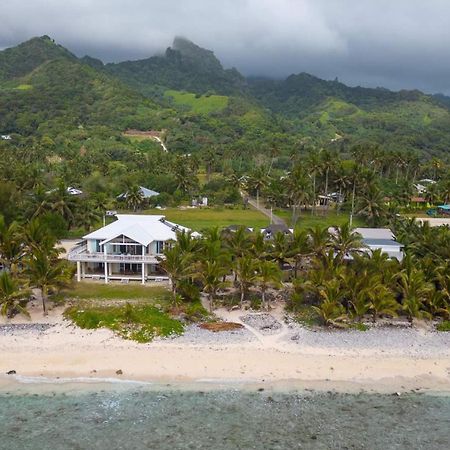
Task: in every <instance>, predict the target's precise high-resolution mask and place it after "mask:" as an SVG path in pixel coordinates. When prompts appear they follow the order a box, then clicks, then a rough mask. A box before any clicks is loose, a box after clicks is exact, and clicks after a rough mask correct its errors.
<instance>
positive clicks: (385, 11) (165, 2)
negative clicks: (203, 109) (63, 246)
mask: <svg viewBox="0 0 450 450" xmlns="http://www.w3.org/2000/svg"><path fill="white" fill-rule="evenodd" d="M1 20H2V26H1V27H0V48H5V47H8V46H13V45H16V44H18V43H19V42H21V41H24V40H26V39H29V38H30V37H33V36H39V35H43V34H48V35H50V36H51V37H53V38H54V39H56V40H57V41H58V42H59V43H61V44H62V45H64V46H66V47H68V48H69V49H70V50H72V51H74V52H75V53H76V54H78V55H80V56H81V55H84V54H89V55H91V56H94V57H98V58H100V59H102V60H104V61H106V62H108V61H122V60H125V59H138V58H145V57H148V56H151V55H153V54H156V53H161V52H163V51H164V49H165V48H166V47H168V46H169V45H170V44H171V42H172V40H173V37H174V36H184V37H187V38H189V39H191V40H192V41H194V42H195V43H197V44H198V45H200V46H202V47H206V48H210V49H212V50H214V52H215V54H216V55H217V56H218V57H219V59H221V61H222V62H223V64H224V65H225V66H227V67H231V66H235V67H237V68H238V69H239V70H240V71H241V72H242V73H244V74H245V75H259V76H270V77H278V78H280V77H285V76H287V75H289V74H290V73H298V72H303V71H304V72H309V73H312V74H315V75H317V76H320V77H323V78H327V79H331V78H335V77H336V76H337V77H338V78H339V79H340V80H341V81H343V82H346V83H349V84H351V85H357V84H360V85H364V86H385V87H389V88H392V89H402V88H408V89H411V88H419V89H422V90H425V91H426V92H445V93H450V58H448V48H447V47H448V43H449V42H450V27H449V26H448V23H450V2H448V1H447V0H428V1H426V2H424V1H417V0H395V1H392V0H221V1H220V2H216V1H211V0H128V1H126V2H124V1H123V0H64V2H62V1H61V0H18V1H9V2H7V4H6V5H2V13H1Z"/></svg>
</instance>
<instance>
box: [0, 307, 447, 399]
mask: <svg viewBox="0 0 450 450" xmlns="http://www.w3.org/2000/svg"><path fill="white" fill-rule="evenodd" d="M222 314H227V317H223V318H224V319H227V320H229V321H238V322H241V323H243V324H244V325H245V327H244V328H243V329H240V330H237V331H227V332H219V333H212V332H210V331H206V330H202V329H200V328H198V327H197V326H195V325H191V326H189V327H187V328H186V332H185V333H184V334H183V335H181V336H179V337H173V338H169V339H156V340H154V341H153V342H151V343H147V344H139V343H136V342H134V341H127V340H123V339H121V338H119V337H118V336H116V335H115V334H114V333H113V332H112V331H110V330H107V329H97V330H82V329H80V328H77V327H75V326H74V325H72V324H71V323H70V322H67V321H65V320H63V319H62V316H61V311H58V310H55V311H52V313H51V315H50V316H49V317H47V318H45V319H44V318H42V316H40V317H36V320H33V322H30V321H27V322H24V321H22V322H19V321H17V322H14V323H5V322H3V323H1V322H0V355H1V357H0V392H5V391H8V390H17V389H19V390H21V389H25V388H31V387H32V386H34V387H36V386H37V385H39V386H41V387H40V388H38V389H37V390H39V389H43V390H47V389H48V388H51V389H55V388H57V389H60V388H62V390H64V389H66V388H68V387H70V386H71V385H81V386H80V389H81V390H83V389H86V387H87V388H89V386H90V387H91V388H92V386H94V385H95V386H100V385H101V386H109V387H111V386H118V385H124V386H131V385H136V386H138V385H140V386H145V387H146V388H153V387H155V386H157V387H158V388H164V387H165V386H167V385H170V387H171V388H174V387H177V388H178V387H179V388H180V389H185V388H190V389H194V390H198V389H204V390H211V389H217V388H218V387H224V388H227V389H229V388H232V389H234V388H237V389H244V390H245V389H249V390H258V389H264V390H266V389H267V390H271V389H272V390H282V391H283V390H286V391H291V390H301V391H302V390H308V389H313V390H317V391H337V392H352V393H357V392H361V391H364V392H369V393H372V392H373V393H376V392H378V393H396V392H400V393H402V392H410V391H414V392H430V391H431V392H446V393H448V392H450V333H437V332H432V331H429V330H421V329H416V330H414V329H392V328H377V329H372V330H370V331H365V332H361V331H350V330H348V331H328V330H319V331H318V330H309V329H307V328H304V327H302V326H301V325H298V324H296V323H289V322H284V321H283V320H282V316H280V315H278V316H277V313H276V312H274V317H275V318H276V319H277V320H278V324H280V326H279V327H278V324H277V327H278V328H277V327H275V328H273V329H271V330H267V329H266V328H264V327H261V328H260V329H258V326H257V325H258V324H256V325H255V324H253V325H252V326H249V325H248V324H246V323H245V319H246V318H245V317H242V316H243V314H245V313H243V312H242V311H234V312H232V313H228V312H222ZM255 316H256V315H255ZM242 319H244V320H242ZM253 319H255V318H254V317H253ZM259 319H261V315H259ZM265 320H267V318H266V319H265ZM262 323H266V322H265V321H264V320H263V321H262ZM10 370H14V371H16V374H15V375H6V372H8V371H10ZM146 383H147V384H146ZM42 386H46V387H42ZM34 387H33V389H34ZM25 390H26V389H25Z"/></svg>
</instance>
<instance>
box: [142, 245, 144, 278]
mask: <svg viewBox="0 0 450 450" xmlns="http://www.w3.org/2000/svg"><path fill="white" fill-rule="evenodd" d="M144 256H145V247H144V246H142V284H145V263H144Z"/></svg>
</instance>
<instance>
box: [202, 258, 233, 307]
mask: <svg viewBox="0 0 450 450" xmlns="http://www.w3.org/2000/svg"><path fill="white" fill-rule="evenodd" d="M226 273H227V269H226V267H224V266H223V265H222V264H221V263H220V262H218V261H208V260H206V261H202V262H201V263H200V264H199V270H198V271H197V273H196V278H198V279H199V280H200V281H201V282H202V284H203V290H204V291H205V292H206V293H207V294H208V301H209V309H210V311H211V312H212V311H213V306H214V305H213V302H214V298H215V297H216V294H217V291H218V290H219V289H220V288H221V287H222V286H223V285H224V282H223V281H222V277H223V275H225V274H226Z"/></svg>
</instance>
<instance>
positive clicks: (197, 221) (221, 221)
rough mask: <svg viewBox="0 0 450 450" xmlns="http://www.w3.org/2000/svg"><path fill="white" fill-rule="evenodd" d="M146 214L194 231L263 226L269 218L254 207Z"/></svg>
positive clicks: (157, 211) (148, 212)
mask: <svg viewBox="0 0 450 450" xmlns="http://www.w3.org/2000/svg"><path fill="white" fill-rule="evenodd" d="M145 213H146V214H161V215H164V216H166V218H167V220H170V221H172V222H175V223H178V224H180V225H184V226H187V227H189V228H192V229H193V230H196V231H201V230H203V229H205V228H212V227H226V226H228V225H234V224H236V225H245V226H247V227H253V228H263V227H265V226H267V225H268V224H269V219H268V218H267V217H266V216H264V215H263V214H261V213H260V212H258V211H255V210H254V209H243V208H241V209H227V208H203V209H199V208H195V209H194V208H192V209H178V208H167V209H166V210H163V211H160V210H157V209H152V210H147V211H145Z"/></svg>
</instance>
